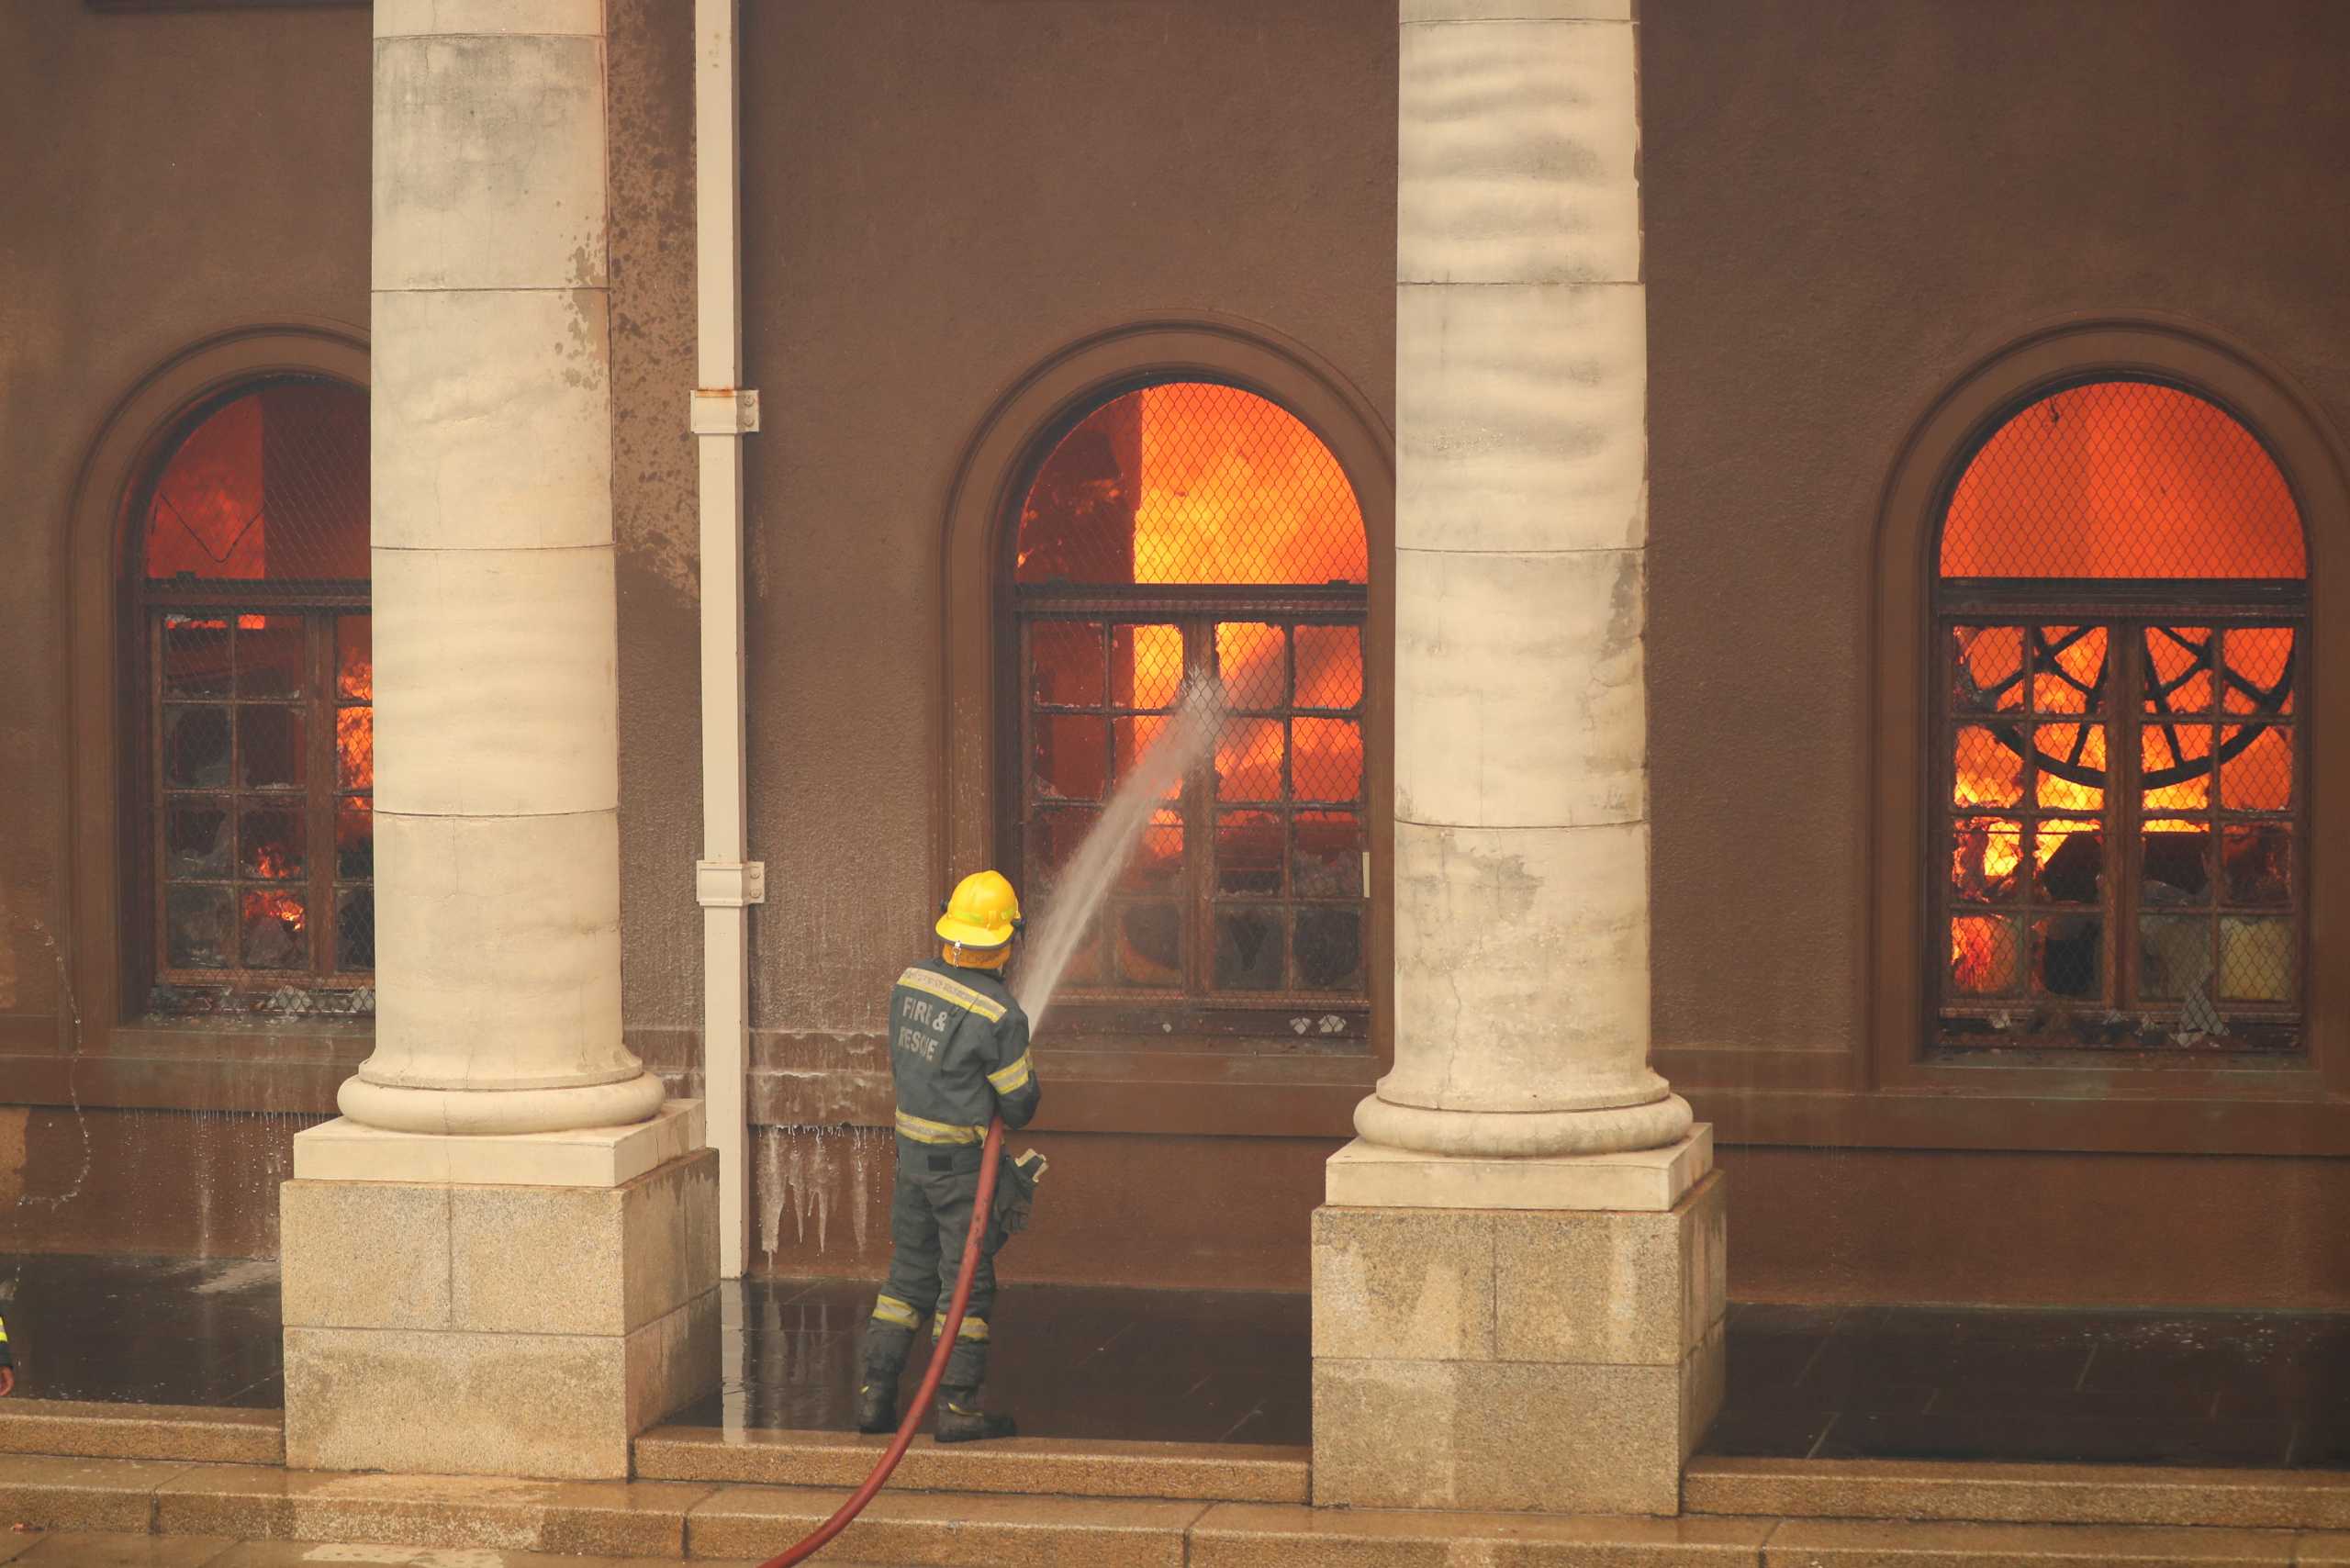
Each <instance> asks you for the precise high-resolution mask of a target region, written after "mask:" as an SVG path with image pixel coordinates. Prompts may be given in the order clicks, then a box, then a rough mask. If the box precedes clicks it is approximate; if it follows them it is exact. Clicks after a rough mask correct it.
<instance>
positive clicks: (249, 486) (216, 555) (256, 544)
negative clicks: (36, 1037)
mask: <svg viewBox="0 0 2350 1568" xmlns="http://www.w3.org/2000/svg"><path fill="white" fill-rule="evenodd" d="M129 548H130V567H129V577H130V581H129V609H130V613H129V615H128V616H127V617H126V625H127V627H128V629H129V633H130V634H131V636H132V638H133V640H134V643H133V646H132V647H131V648H129V650H127V653H128V655H129V661H130V666H131V667H132V668H134V669H137V670H138V671H140V680H139V700H138V701H137V703H136V704H135V707H134V710H133V711H134V714H135V734H134V736H133V744H132V745H131V746H130V747H129V755H130V756H133V757H135V758H136V759H137V761H136V764H135V767H136V771H137V778H136V780H135V782H136V783H137V785H138V786H139V788H137V789H135V790H133V791H132V792H131V794H130V795H129V799H130V800H132V801H136V802H138V805H137V811H138V813H139V821H138V823H137V829H138V831H137V834H136V837H137V840H138V845H139V851H140V852H139V854H138V855H137V856H136V857H134V858H135V861H136V863H137V864H138V865H139V866H140V868H141V869H142V872H143V874H142V875H141V876H140V879H139V885H140V890H141V892H142V894H143V897H142V899H141V900H140V902H143V904H144V905H145V908H146V916H145V919H146V921H147V922H148V923H149V924H147V926H146V930H147V931H148V932H149V933H150V935H149V937H148V938H147V939H146V940H144V941H142V942H140V943H138V944H135V945H134V946H135V947H140V948H143V949H144V950H145V953H146V956H147V958H148V960H149V961H148V962H147V963H146V964H145V965H143V966H137V967H136V968H137V969H138V970H139V972H140V973H141V975H142V977H143V978H144V979H145V980H147V981H148V982H149V989H148V1010H149V1011H151V1012H157V1013H166V1014H172V1013H178V1014H186V1013H252V1012H270V1013H286V1012H297V1013H298V1012H319V1013H329V1014H334V1013H341V1014H364V1013H368V1012H371V1011H372V1010H373V1006H374V992H373V991H372V987H371V982H372V974H371V971H372V969H374V965H375V900H374V892H373V887H372V878H373V874H374V850H373V835H372V829H371V819H370V804H371V802H370V793H371V791H372V790H373V788H374V782H375V777H374V737H375V729H374V708H373V705H372V701H373V691H374V675H373V669H374V662H373V655H372V653H371V644H370V636H369V625H368V562H367V397H366V394H365V393H364V391H362V390H360V389H358V388H356V387H353V386H347V385H345V384H343V383H341V382H339V381H332V380H328V379H325V378H317V377H290V376H289V377H279V378H274V379H272V380H269V381H266V382H263V383H261V384H258V385H254V384H248V385H246V386H242V387H241V388H239V389H238V390H237V391H235V392H234V393H232V394H230V395H229V396H228V397H226V398H218V399H215V400H214V401H212V402H210V403H209V404H207V406H206V407H204V408H202V409H198V410H197V411H196V413H195V414H194V415H193V416H192V417H191V418H190V419H189V420H187V421H186V422H185V425H184V426H183V428H182V429H181V431H180V432H179V433H178V435H177V437H176V439H175V440H174V441H173V442H172V443H171V444H170V445H169V446H168V447H167V448H166V450H165V452H164V454H163V456H162V460H161V462H160V463H159V464H158V465H156V466H155V468H154V470H153V473H152V475H151V478H150V480H149V482H148V484H147V486H146V487H145V489H144V490H143V491H142V492H141V493H140V496H139V497H138V498H136V504H135V507H134V510H133V513H132V517H131V529H130V537H129ZM136 907H138V906H137V905H136V904H134V908H136Z"/></svg>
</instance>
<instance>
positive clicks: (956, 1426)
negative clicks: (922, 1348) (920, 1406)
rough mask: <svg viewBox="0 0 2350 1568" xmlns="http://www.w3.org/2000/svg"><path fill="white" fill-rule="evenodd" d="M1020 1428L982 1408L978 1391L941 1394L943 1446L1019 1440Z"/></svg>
mask: <svg viewBox="0 0 2350 1568" xmlns="http://www.w3.org/2000/svg"><path fill="white" fill-rule="evenodd" d="M1019 1435H1020V1427H1019V1424H1018V1423H1016V1422H1015V1421H1013V1418H1012V1417H1009V1416H991V1415H990V1414H988V1412H986V1411H985V1410H982V1409H980V1408H979V1390H978V1389H976V1388H942V1389H940V1390H939V1391H938V1432H937V1436H938V1440H939V1441H940V1442H942V1443H973V1442H978V1441H979V1439H982V1438H1016V1437H1018V1436H1019Z"/></svg>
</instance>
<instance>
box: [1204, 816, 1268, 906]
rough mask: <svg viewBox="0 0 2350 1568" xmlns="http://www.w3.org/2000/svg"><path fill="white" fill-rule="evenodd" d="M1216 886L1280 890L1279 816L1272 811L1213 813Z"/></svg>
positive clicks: (1235, 889)
mask: <svg viewBox="0 0 2350 1568" xmlns="http://www.w3.org/2000/svg"><path fill="white" fill-rule="evenodd" d="M1215 890H1216V891H1217V892H1220V893H1267V894H1277V893H1279V892H1280V891H1281V818H1280V817H1278V816H1276V815H1275V814H1274V813H1272V812H1217V813H1216V817H1215Z"/></svg>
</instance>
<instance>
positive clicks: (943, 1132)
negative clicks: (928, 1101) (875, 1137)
mask: <svg viewBox="0 0 2350 1568" xmlns="http://www.w3.org/2000/svg"><path fill="white" fill-rule="evenodd" d="M898 1132H899V1135H900V1136H901V1137H910V1138H912V1139H913V1140H914V1141H915V1142H916V1143H985V1142H986V1141H987V1137H988V1130H987V1128H985V1127H966V1126H957V1125H956V1124H955V1123H953V1122H934V1121H931V1120H929V1119H928V1118H926V1117H923V1116H914V1115H909V1114H906V1113H905V1112H903V1111H901V1112H899V1113H898Z"/></svg>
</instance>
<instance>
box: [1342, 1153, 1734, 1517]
mask: <svg viewBox="0 0 2350 1568" xmlns="http://www.w3.org/2000/svg"><path fill="white" fill-rule="evenodd" d="M1711 1151H1712V1140H1711V1129H1710V1128H1707V1127H1704V1126H1699V1127H1697V1128H1695V1129H1693V1130H1692V1132H1691V1134H1690V1136H1689V1137H1688V1138H1687V1139H1684V1141H1683V1142H1682V1143H1681V1144H1679V1145H1676V1146H1674V1147H1673V1148H1668V1149H1662V1150H1654V1151H1650V1152H1649V1153H1645V1154H1640V1155H1606V1156H1587V1157H1569V1158H1561V1159H1528V1160H1508V1161H1494V1160H1477V1159H1454V1158H1448V1157H1444V1156H1436V1155H1418V1154H1398V1153H1395V1152H1393V1151H1389V1150H1376V1151H1372V1150H1368V1149H1366V1148H1364V1147H1363V1146H1357V1147H1355V1148H1349V1149H1348V1150H1347V1151H1345V1152H1343V1153H1341V1154H1340V1155H1339V1156H1338V1157H1337V1159H1333V1161H1332V1162H1331V1173H1330V1185H1329V1195H1330V1197H1331V1198H1332V1200H1333V1201H1332V1202H1330V1203H1327V1204H1325V1205H1324V1206H1323V1207H1322V1208H1320V1209H1317V1210H1316V1211H1315V1215H1314V1500H1315V1503H1316V1504H1318V1505H1324V1506H1349V1507H1365V1508H1456V1509H1479V1510H1488V1511H1491V1510H1502V1509H1525V1510H1533V1511H1539V1512H1543V1513H1559V1514H1592V1513H1614V1514H1673V1513H1677V1512H1679V1511H1680V1496H1681V1470H1682V1465H1683V1462H1684V1461H1685V1460H1686V1459H1687V1458H1688V1456H1689V1454H1690V1452H1691V1451H1692V1450H1694V1449H1695V1447H1696V1445H1697V1441H1698V1439H1700V1438H1701V1437H1703V1435H1704V1433H1705V1429H1706V1427H1707V1424H1708V1423H1709V1422H1710V1421H1711V1420H1712V1418H1713V1417H1714V1415H1715V1413H1716V1412H1717V1411H1718V1409H1719V1408H1720V1406H1721V1401H1722V1392H1723V1336H1722V1319H1723V1316H1724V1312H1725V1310H1726V1305H1727V1304H1726V1298H1725V1286H1726V1227H1725V1223H1724V1221H1725V1215H1724V1210H1725V1204H1724V1198H1725V1189H1724V1186H1723V1182H1722V1178H1721V1177H1720V1175H1719V1174H1718V1173H1716V1172H1714V1171H1713V1170H1711ZM1495 1166H1498V1167H1501V1169H1486V1168H1487V1167H1495ZM1365 1193H1375V1194H1376V1195H1378V1196H1379V1197H1380V1198H1381V1200H1382V1201H1381V1202H1380V1203H1379V1204H1375V1205H1373V1204H1360V1203H1355V1204H1349V1203H1343V1202H1339V1201H1337V1200H1338V1199H1339V1198H1340V1197H1342V1196H1344V1195H1348V1194H1365ZM1413 1199H1419V1200H1423V1201H1422V1202H1418V1203H1415V1202H1411V1201H1410V1200H1413ZM1398 1200H1404V1201H1402V1202H1399V1201H1398ZM1447 1200H1449V1201H1450V1202H1451V1203H1454V1204H1460V1203H1462V1201H1463V1200H1466V1201H1467V1203H1471V1204H1484V1205H1487V1206H1475V1207H1472V1206H1438V1205H1441V1204H1445V1203H1446V1202H1447ZM1570 1204H1583V1205H1586V1206H1569V1205H1570ZM1597 1204H1607V1205H1611V1206H1595V1205H1597ZM1614 1205H1621V1206H1614Z"/></svg>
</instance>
